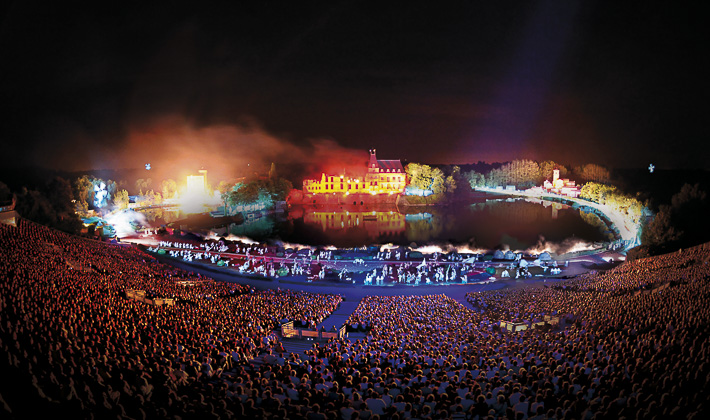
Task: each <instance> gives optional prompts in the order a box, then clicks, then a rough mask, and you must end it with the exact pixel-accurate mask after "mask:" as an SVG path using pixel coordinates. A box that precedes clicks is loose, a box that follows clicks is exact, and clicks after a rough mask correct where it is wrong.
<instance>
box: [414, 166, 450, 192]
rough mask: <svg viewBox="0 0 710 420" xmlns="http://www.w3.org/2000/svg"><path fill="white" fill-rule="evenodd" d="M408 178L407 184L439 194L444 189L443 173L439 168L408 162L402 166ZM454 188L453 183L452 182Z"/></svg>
mask: <svg viewBox="0 0 710 420" xmlns="http://www.w3.org/2000/svg"><path fill="white" fill-rule="evenodd" d="M404 170H405V172H406V173H407V176H408V178H409V185H411V186H413V187H414V188H418V189H420V190H424V191H432V192H433V193H434V194H440V193H443V192H445V191H446V180H445V179H444V173H443V172H442V171H441V169H439V168H432V167H431V166H429V165H422V164H419V163H410V164H408V165H407V166H406V167H405V168H404ZM454 188H455V184H454Z"/></svg>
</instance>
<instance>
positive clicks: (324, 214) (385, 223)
mask: <svg viewBox="0 0 710 420" xmlns="http://www.w3.org/2000/svg"><path fill="white" fill-rule="evenodd" d="M224 230H225V232H226V231H227V230H228V231H229V233H231V234H234V235H237V236H248V237H251V238H253V239H255V240H270V239H279V240H282V241H284V242H289V243H302V244H308V245H335V246H339V247H355V246H364V245H371V244H384V243H393V244H399V245H410V244H411V243H412V242H416V243H417V244H418V245H423V244H427V243H451V244H468V245H475V246H479V247H483V248H489V249H492V248H496V247H498V246H501V245H503V246H509V247H510V248H512V249H527V248H529V247H531V246H534V245H536V244H537V243H539V241H540V237H541V236H542V237H544V238H545V240H546V241H554V242H562V241H564V240H565V239H569V238H574V239H580V240H584V241H587V242H595V241H603V240H606V239H609V238H608V232H606V231H607V227H606V224H605V223H604V221H602V220H601V219H599V217H598V216H596V215H594V214H591V213H590V214H587V213H584V212H582V211H581V210H577V209H574V208H572V207H570V206H567V205H564V204H560V203H550V202H546V201H541V200H531V199H527V200H523V199H496V200H485V201H480V202H476V203H473V204H465V205H451V206H446V207H420V208H409V209H408V210H407V211H406V212H400V211H398V210H397V209H393V208H386V209H379V210H369V211H350V210H346V209H341V208H332V209H331V208H325V209H324V208H318V209H313V208H293V209H291V210H290V211H289V213H288V214H283V215H267V216H262V217H256V216H252V218H247V219H246V220H245V222H244V223H243V224H239V225H230V226H229V227H228V228H226V229H224ZM220 233H222V232H220Z"/></svg>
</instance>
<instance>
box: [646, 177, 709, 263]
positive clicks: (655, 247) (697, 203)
mask: <svg viewBox="0 0 710 420" xmlns="http://www.w3.org/2000/svg"><path fill="white" fill-rule="evenodd" d="M708 213H710V202H709V200H708V198H707V193H706V192H705V191H703V190H701V189H700V185H699V184H695V185H690V184H685V185H683V187H682V188H681V189H680V191H679V192H678V193H676V194H675V195H674V196H673V197H672V198H671V204H670V205H662V206H660V208H659V211H658V213H657V214H656V216H655V218H654V219H653V221H652V222H651V223H649V224H648V225H647V226H646V228H645V229H644V230H643V234H642V236H641V241H642V243H643V244H644V245H647V246H649V247H650V248H651V249H652V252H660V251H666V250H669V249H672V248H678V247H688V246H693V245H697V244H699V243H701V242H703V241H706V240H707V237H706V235H707V232H708V231H710V220H708V217H707V215H708Z"/></svg>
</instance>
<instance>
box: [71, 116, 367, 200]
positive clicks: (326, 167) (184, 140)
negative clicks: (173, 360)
mask: <svg viewBox="0 0 710 420" xmlns="http://www.w3.org/2000/svg"><path fill="white" fill-rule="evenodd" d="M76 159H77V160H81V161H83V164H81V163H77V164H76V165H75V166H78V167H84V168H88V169H120V168H144V167H145V165H146V164H150V167H151V169H150V170H145V171H141V172H140V176H139V177H142V178H151V179H152V180H153V184H152V186H153V188H154V189H156V190H157V189H158V188H159V187H158V185H159V182H160V181H161V180H163V179H168V178H170V179H174V180H176V181H177V182H178V184H181V183H184V180H185V177H186V176H187V175H190V174H196V172H197V171H198V170H199V169H206V170H207V178H208V183H210V184H211V186H212V188H215V187H216V186H217V184H218V183H219V181H221V180H234V179H235V178H240V177H250V176H254V175H263V174H266V173H267V172H268V171H269V169H270V166H271V164H272V163H274V164H275V168H276V171H277V174H278V175H279V176H283V177H285V178H287V179H289V180H291V181H292V182H293V183H294V187H296V188H300V187H301V183H302V181H303V179H305V178H316V177H320V174H321V173H322V172H325V173H328V174H338V175H340V174H345V175H348V176H362V175H363V174H364V172H365V171H366V164H367V159H368V154H367V150H356V149H349V148H346V147H342V146H340V145H339V144H338V143H337V142H336V141H334V140H332V139H311V140H308V141H306V142H305V144H296V142H295V141H292V140H290V139H285V138H282V137H278V136H275V135H273V134H271V133H269V132H267V131H266V130H264V129H263V128H262V127H261V126H260V125H259V124H258V123H256V122H254V121H248V122H245V123H243V124H238V125H213V126H206V127H195V126H193V125H191V124H189V123H185V122H182V121H179V120H178V119H177V118H166V119H163V120H161V121H158V122H154V123H152V124H150V125H148V126H145V127H141V128H134V129H131V130H130V131H129V132H128V134H127V135H126V136H125V139H123V141H121V142H117V143H116V145H115V146H113V148H112V147H111V146H103V147H102V148H100V149H96V150H94V151H93V152H86V151H85V152H84V153H82V154H77V155H76Z"/></svg>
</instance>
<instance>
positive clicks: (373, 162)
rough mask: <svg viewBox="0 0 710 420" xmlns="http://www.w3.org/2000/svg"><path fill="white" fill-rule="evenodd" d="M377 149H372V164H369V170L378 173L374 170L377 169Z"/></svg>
mask: <svg viewBox="0 0 710 420" xmlns="http://www.w3.org/2000/svg"><path fill="white" fill-rule="evenodd" d="M375 153H376V149H370V162H369V163H368V164H367V169H368V171H370V172H376V171H373V168H377V166H378V165H377V156H376V155H375Z"/></svg>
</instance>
